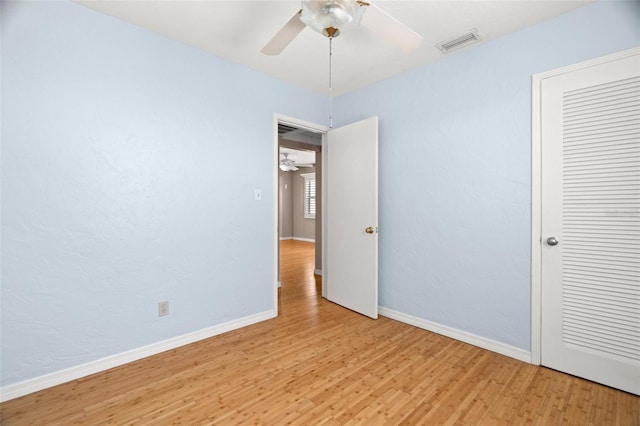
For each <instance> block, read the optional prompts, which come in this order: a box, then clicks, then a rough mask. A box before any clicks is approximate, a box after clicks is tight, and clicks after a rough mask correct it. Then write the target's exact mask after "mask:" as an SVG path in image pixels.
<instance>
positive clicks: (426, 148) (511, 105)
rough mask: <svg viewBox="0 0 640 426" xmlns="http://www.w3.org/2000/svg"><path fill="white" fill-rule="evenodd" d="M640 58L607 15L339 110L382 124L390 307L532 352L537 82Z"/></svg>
mask: <svg viewBox="0 0 640 426" xmlns="http://www.w3.org/2000/svg"><path fill="white" fill-rule="evenodd" d="M638 45H640V2H637V1H636V2H618V1H606V2H598V3H595V4H593V5H589V6H586V7H583V8H580V9H578V10H576V11H575V12H571V13H568V14H565V15H562V16H560V17H557V18H556V19H553V20H549V21H547V22H544V23H542V24H539V25H537V26H534V27H530V28H528V29H525V30H523V31H520V32H518V33H515V34H513V35H510V36H506V37H503V38H501V39H498V40H495V41H494V42H491V43H487V44H485V45H480V46H476V47H474V48H471V49H468V50H464V51H460V52H458V53H454V54H451V55H450V56H448V57H445V58H443V59H442V60H440V61H438V62H436V63H434V64H431V65H428V66H424V67H422V68H419V69H416V70H412V71H408V72H405V73H404V74H401V75H399V76H396V77H394V78H391V79H388V80H386V81H383V82H380V83H378V84H375V85H372V86H370V87H368V88H365V89H362V90H359V91H357V92H353V93H351V94H348V95H344V96H342V97H339V98H338V99H337V100H336V102H335V105H336V110H335V113H334V117H336V118H337V120H339V124H345V123H349V122H353V121H357V120H360V119H362V118H365V117H368V116H372V115H378V116H379V117H380V133H379V134H380V252H379V260H380V262H379V264H380V304H381V306H384V307H387V308H390V309H393V310H397V311H400V312H403V313H406V314H410V315H413V316H416V317H418V318H422V319H426V320H429V321H433V322H436V323H440V324H443V325H446V326H449V327H454V328H458V329H461V330H464V331H466V332H470V333H474V334H476V335H480V336H483V337H486V338H490V339H494V340H497V341H499V342H502V343H506V344H510V345H513V346H515V347H518V348H522V349H525V350H528V349H529V347H530V339H531V337H530V303H531V298H530V291H531V290H530V261H531V257H530V240H531V236H530V234H531V231H530V228H531V201H530V200H531V177H530V176H531V76H532V74H535V73H539V72H543V71H547V70H550V69H553V68H557V67H561V66H564V65H569V64H572V63H576V62H580V61H584V60H587V59H591V58H594V57H598V56H602V55H605V54H608V53H613V52H616V51H619V50H624V49H628V48H631V47H635V46H638Z"/></svg>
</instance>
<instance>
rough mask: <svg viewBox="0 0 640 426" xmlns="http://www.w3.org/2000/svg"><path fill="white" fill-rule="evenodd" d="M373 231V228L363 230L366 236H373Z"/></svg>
mask: <svg viewBox="0 0 640 426" xmlns="http://www.w3.org/2000/svg"><path fill="white" fill-rule="evenodd" d="M374 231H375V229H373V226H369V227H368V228H367V229H365V230H364V232H366V233H367V234H373V232H374Z"/></svg>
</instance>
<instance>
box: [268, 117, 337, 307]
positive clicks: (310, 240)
mask: <svg viewBox="0 0 640 426" xmlns="http://www.w3.org/2000/svg"><path fill="white" fill-rule="evenodd" d="M275 122H276V131H277V134H276V137H275V148H276V154H277V155H276V158H277V162H276V165H275V166H276V167H275V170H276V172H275V174H276V194H277V202H276V210H277V212H276V221H277V223H276V238H275V239H276V246H277V247H276V263H275V269H276V276H277V277H276V281H277V286H276V290H275V291H276V294H275V295H274V296H275V302H274V304H275V306H276V309H277V307H278V301H279V296H280V297H282V294H283V293H284V294H286V292H287V291H288V290H289V291H292V290H291V287H293V285H289V288H287V280H289V282H290V283H291V281H290V280H295V282H296V289H297V290H300V289H301V288H300V286H301V285H306V286H307V287H309V288H308V289H306V290H305V291H311V290H313V294H316V286H321V282H322V281H321V278H320V277H321V275H322V258H323V256H322V232H323V231H322V230H323V226H322V142H323V135H324V133H325V129H324V128H322V127H320V126H317V125H312V124H310V123H304V122H302V121H299V120H296V119H291V118H287V117H282V116H276V120H275ZM303 283H306V284H303ZM298 284H300V285H298ZM278 292H279V293H280V295H278ZM276 312H277V311H276Z"/></svg>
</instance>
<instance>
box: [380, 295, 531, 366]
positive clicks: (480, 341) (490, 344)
mask: <svg viewBox="0 0 640 426" xmlns="http://www.w3.org/2000/svg"><path fill="white" fill-rule="evenodd" d="M378 314H380V315H382V316H383V317H387V318H391V319H394V320H396V321H400V322H403V323H405V324H410V325H413V326H415V327H419V328H422V329H424V330H428V331H431V332H433V333H437V334H441V335H443V336H447V337H451V338H452V339H456V340H460V341H461V342H465V343H469V344H470V345H473V346H477V347H479V348H482V349H486V350H489V351H492V352H496V353H499V354H501V355H505V356H508V357H510V358H515V359H517V360H520V361H524V362H527V363H531V352H528V351H525V350H524V349H520V348H516V347H515V346H511V345H507V344H505V343H500V342H497V341H495V340H491V339H487V338H486V337H481V336H478V335H476V334H472V333H468V332H466V331H462V330H458V329H457V328H452V327H448V326H446V325H442V324H438V323H435V322H431V321H427V320H425V319H422V318H418V317H414V316H413V315H408V314H405V313H402V312H398V311H394V310H393V309H389V308H384V307H382V306H379V307H378Z"/></svg>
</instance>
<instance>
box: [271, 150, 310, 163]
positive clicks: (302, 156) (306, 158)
mask: <svg viewBox="0 0 640 426" xmlns="http://www.w3.org/2000/svg"><path fill="white" fill-rule="evenodd" d="M282 154H287V158H289V160H291V161H293V162H294V163H295V164H296V165H299V164H316V153H315V152H314V151H302V150H299V149H293V148H285V147H280V159H282V158H284V156H283V155H282Z"/></svg>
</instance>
